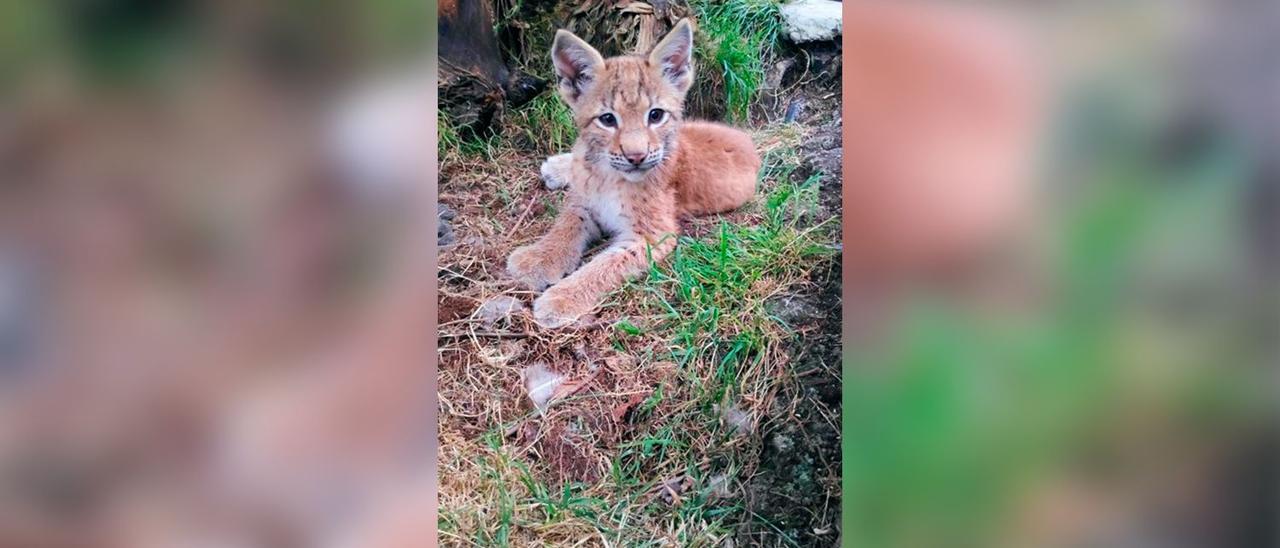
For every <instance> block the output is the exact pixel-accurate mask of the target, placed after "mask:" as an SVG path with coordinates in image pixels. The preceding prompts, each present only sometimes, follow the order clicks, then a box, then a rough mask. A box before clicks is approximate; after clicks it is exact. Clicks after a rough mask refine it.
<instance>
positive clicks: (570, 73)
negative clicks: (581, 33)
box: [551, 29, 604, 107]
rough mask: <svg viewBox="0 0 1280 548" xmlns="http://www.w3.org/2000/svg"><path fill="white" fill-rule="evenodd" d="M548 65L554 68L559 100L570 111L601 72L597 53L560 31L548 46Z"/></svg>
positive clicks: (565, 32) (578, 39) (602, 66)
mask: <svg viewBox="0 0 1280 548" xmlns="http://www.w3.org/2000/svg"><path fill="white" fill-rule="evenodd" d="M551 63H552V64H553V65H555V67H556V78H557V79H558V80H559V82H560V84H559V88H560V96H561V97H564V100H565V102H566V103H569V106H570V107H576V106H577V103H578V100H579V99H581V98H582V96H583V94H585V93H586V92H587V90H588V89H590V88H591V85H592V84H593V83H594V82H595V80H596V78H598V77H599V75H600V71H601V70H604V57H601V56H600V52H598V51H596V50H595V48H593V47H591V46H590V45H588V44H587V43H586V42H583V41H582V39H581V38H578V37H577V36H574V35H573V33H572V32H569V31H567V30H563V29H562V30H558V31H556V39H555V42H554V43H552V44H551Z"/></svg>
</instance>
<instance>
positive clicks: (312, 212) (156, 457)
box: [0, 0, 435, 547]
mask: <svg viewBox="0 0 1280 548" xmlns="http://www.w3.org/2000/svg"><path fill="white" fill-rule="evenodd" d="M434 28H435V27H434V7H433V6H428V5H426V3H422V2H417V1H413V0H379V1H371V2H349V1H337V0H335V1H327V0H326V1H310V0H308V1H277V2H258V1H252V0H250V1H238V0H226V1H223V0H55V1H18V2H4V3H3V4H0V545H3V546H15V547H16V546H23V547H39V546H129V547H141V546H167V547H171V546H214V545H217V546H233V545H234V546H322V545H324V546H329V545H334V546H337V545H351V546H369V545H390V544H388V543H389V542H391V539H396V542H399V543H400V544H399V545H409V546H425V545H431V543H432V542H434V538H435V535H434V523H435V519H434V517H431V516H432V514H431V512H432V511H433V510H432V503H433V501H434V495H433V493H434V491H433V487H432V483H433V481H434V477H435V472H434V450H433V449H432V444H433V443H434V433H433V429H434V425H435V419H434V406H433V404H432V401H433V400H432V398H431V396H432V394H433V392H434V389H433V387H432V386H431V383H432V382H433V381H434V379H433V377H434V375H433V374H431V373H430V372H429V370H428V369H427V365H428V360H427V358H428V356H429V354H428V344H429V342H428V341H430V340H431V336H430V329H431V325H432V322H433V312H432V311H431V303H432V296H431V289H432V287H431V286H432V284H433V282H432V281H431V280H433V279H434V276H433V275H432V274H431V270H432V269H431V268H430V267H429V264H428V260H429V258H430V253H431V249H432V247H433V245H434V236H432V235H431V233H430V232H429V231H430V230H431V229H432V228H433V227H434V224H435V222H434V219H432V217H433V214H432V211H433V207H434V206H433V201H434V196H433V195H432V194H431V192H432V183H433V182H434V177H435V174H434V170H435V146H434V143H433V136H434V124H435V116H434V105H435V91H434V90H435V86H434V82H433V79H434V70H435V69H434V55H435V52H434V47H435V35H434ZM405 543H407V544H405Z"/></svg>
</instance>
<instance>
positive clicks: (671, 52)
mask: <svg viewBox="0 0 1280 548" xmlns="http://www.w3.org/2000/svg"><path fill="white" fill-rule="evenodd" d="M649 65H651V66H653V67H655V68H657V69H658V70H659V71H660V72H661V74H662V78H663V79H664V80H666V81H667V82H668V83H670V84H671V85H672V86H674V87H675V88H676V89H677V90H679V91H680V93H685V92H687V91H689V87H690V86H692V85H693V24H691V23H689V20H688V19H681V20H680V22H678V23H676V26H675V27H674V28H672V29H671V32H668V33H667V35H666V36H665V37H663V38H662V41H661V42H658V45H656V46H654V47H653V51H650V52H649Z"/></svg>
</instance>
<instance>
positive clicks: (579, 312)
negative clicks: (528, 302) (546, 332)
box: [533, 287, 596, 329]
mask: <svg viewBox="0 0 1280 548" xmlns="http://www.w3.org/2000/svg"><path fill="white" fill-rule="evenodd" d="M595 305H596V303H595V301H594V300H593V299H591V298H590V296H589V295H584V294H582V293H575V292H573V291H567V290H564V289H561V288H559V287H552V288H551V289H548V290H547V291H546V293H543V294H542V295H541V296H539V297H538V298H537V299H535V300H534V301H533V319H534V320H535V321H537V322H538V325H541V326H542V327H546V328H552V329H554V328H558V327H565V326H567V325H572V324H574V323H575V322H577V321H578V319H579V318H582V317H583V316H585V315H586V314H587V313H588V312H591V309H593V308H595Z"/></svg>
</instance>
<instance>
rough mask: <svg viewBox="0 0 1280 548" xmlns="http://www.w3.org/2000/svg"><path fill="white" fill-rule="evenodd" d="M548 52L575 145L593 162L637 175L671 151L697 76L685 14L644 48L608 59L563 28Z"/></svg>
mask: <svg viewBox="0 0 1280 548" xmlns="http://www.w3.org/2000/svg"><path fill="white" fill-rule="evenodd" d="M551 58H552V61H553V63H554V64H555V69H556V76H557V78H558V79H559V89H560V96H561V97H563V98H564V100H565V102H566V103H568V105H569V108H571V109H572V110H573V118H574V122H575V124H576V125H577V126H578V134H579V135H578V143H577V145H576V147H575V152H577V153H581V154H583V155H584V158H585V160H586V162H587V164H588V165H589V166H593V167H594V168H595V169H597V170H600V171H604V172H614V173H617V174H619V175H620V176H621V177H622V178H624V179H626V180H628V181H632V182H638V181H642V180H644V179H645V177H646V176H647V175H648V174H649V173H650V172H651V171H652V170H653V169H654V168H656V167H658V166H660V165H662V164H663V162H664V161H666V160H667V158H669V157H670V155H671V153H672V152H673V151H674V150H675V146H676V141H677V137H678V132H679V129H680V120H681V118H683V110H684V96H685V93H686V92H688V91H689V86H690V84H692V83H693V27H692V26H691V25H690V24H689V22H688V21H687V20H682V21H680V22H679V23H677V24H676V26H675V28H674V29H672V30H671V32H670V33H668V34H667V36H666V37H665V38H663V39H662V41H661V42H659V43H658V45H656V46H654V48H653V49H652V50H651V51H650V52H649V53H648V54H647V55H626V56H620V57H613V58H610V59H604V58H603V57H601V55H600V53H599V52H597V51H596V50H595V49H594V48H592V47H591V46H590V45H587V43H586V42H584V41H582V39H580V38H578V37H577V36H574V35H573V34H572V33H570V32H568V31H564V30H561V31H558V32H556V38H555V43H554V44H553V45H552V46H551Z"/></svg>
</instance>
